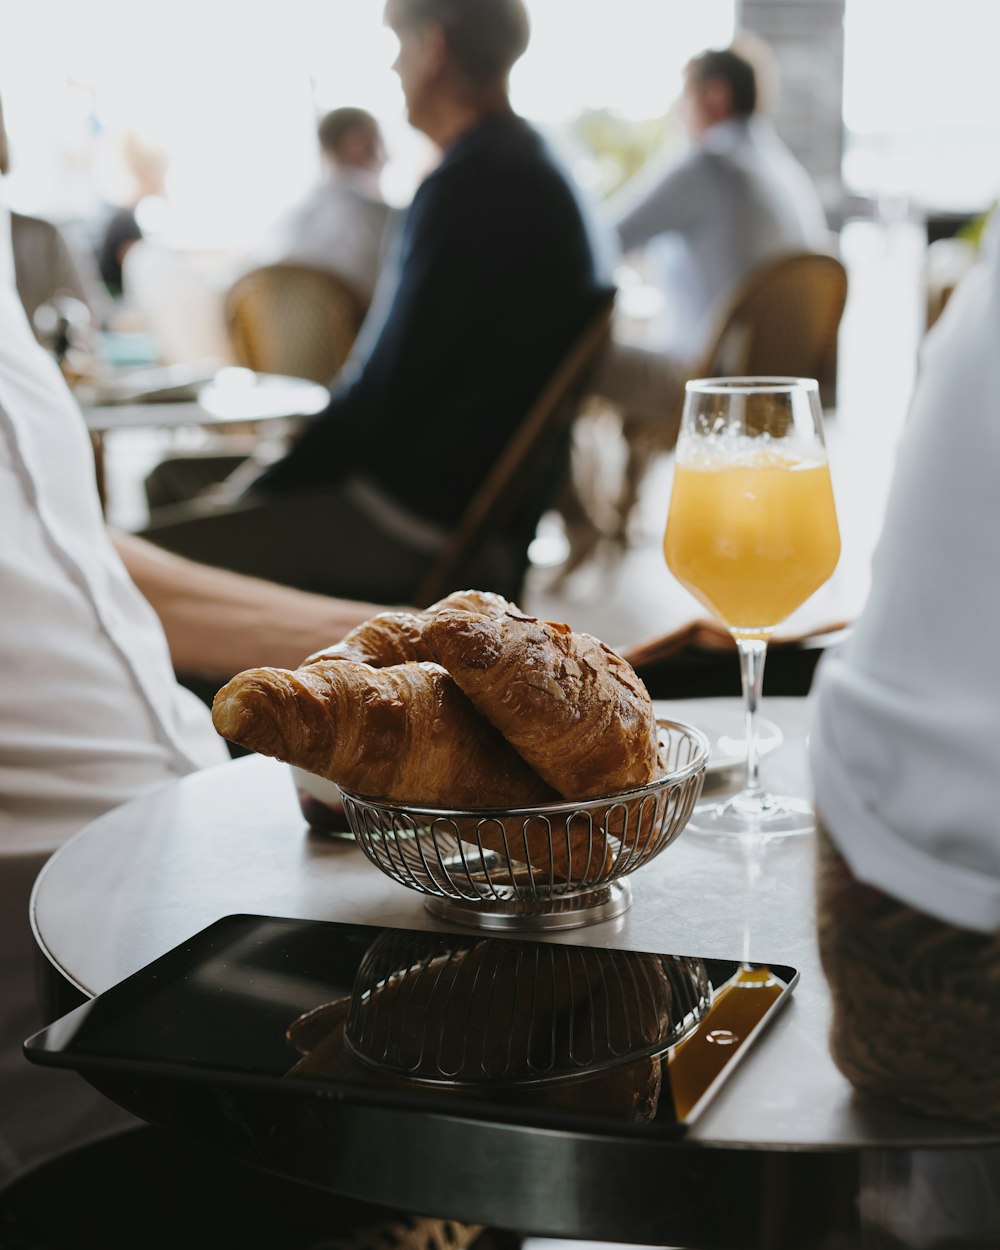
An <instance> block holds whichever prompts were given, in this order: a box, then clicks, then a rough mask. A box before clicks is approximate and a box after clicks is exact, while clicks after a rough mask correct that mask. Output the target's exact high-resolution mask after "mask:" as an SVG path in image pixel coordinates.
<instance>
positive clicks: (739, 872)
mask: <svg viewBox="0 0 1000 1250" xmlns="http://www.w3.org/2000/svg"><path fill="white" fill-rule="evenodd" d="M708 703H711V704H713V705H716V704H731V705H732V706H731V708H730V710H731V711H732V712H733V713H736V712H737V709H738V705H737V703H736V701H733V700H724V701H723V700H720V701H715V700H712V701H706V706H708ZM684 710H685V711H689V710H690V704H687V705H685V709H684ZM714 710H715V711H716V712H717V711H718V710H719V708H718V706H716V707H715V709H714ZM764 712H765V715H766V716H767V717H768V718H769V719H771V720H773V721H775V722H776V723H777V724H778V725H779V726H780V727H781V728H782V730H783V732H784V741H783V742H782V743H781V745H779V746H778V747H777V748H776V749H775V750H774V751H773V752H771V753H770V754H769V755H767V756H766V757H765V759H764V761H763V766H762V775H763V780H764V783H765V784H766V785H768V786H769V787H770V788H772V789H775V790H784V791H786V792H790V793H795V792H798V793H803V792H805V791H806V788H807V785H808V771H807V759H806V750H805V741H804V739H805V730H806V728H807V723H808V722H807V705H806V702H805V701H804V700H798V699H770V700H765V703H764ZM738 780H739V778H738V777H735V778H734V777H732V776H731V775H730V776H727V777H725V778H723V781H722V784H721V786H718V787H717V788H718V789H719V792H720V793H724V792H725V789H726V788H727V786H728V788H732V787H733V785H734V784H735V783H736V782H738ZM814 851H815V846H814V839H813V838H812V837H809V836H806V837H800V838H793V839H789V840H787V841H780V842H772V843H770V844H768V845H766V846H765V847H764V848H763V849H762V850H761V852H760V854H761V856H762V865H761V872H760V874H759V877H758V879H757V880H756V881H755V882H754V883H753V884H751V882H750V876H749V874H748V870H747V862H746V859H745V856H744V854H743V852H742V851H741V849H740V848H739V847H737V846H734V845H732V844H730V843H728V842H726V841H721V840H715V839H711V838H702V837H698V836H696V835H693V834H690V833H688V834H683V835H682V836H681V837H680V838H679V839H678V840H677V842H675V843H674V844H673V845H672V846H670V847H669V848H668V849H667V850H666V851H665V852H664V853H663V854H661V855H660V856H659V857H658V858H657V859H655V860H653V861H652V862H651V863H649V864H647V865H645V866H644V867H643V868H642V869H641V870H640V871H639V872H637V873H636V874H635V875H634V876H633V877H632V878H631V882H632V905H631V908H630V909H629V910H628V911H627V912H626V913H625V914H624V915H622V916H620V917H618V918H617V919H615V920H611V921H606V922H604V923H601V924H597V925H593V926H590V927H586V928H578V929H574V930H571V931H569V932H564V933H557V934H554V935H552V936H547V937H546V939H545V940H548V941H553V942H570V943H576V944H590V945H594V946H605V947H617V948H624V949H634V950H650V951H658V952H664V953H673V954H690V955H699V956H704V957H718V958H726V959H731V958H740V957H747V958H750V959H753V960H761V961H769V962H773V963H783V964H791V965H793V966H794V967H796V968H798V969H799V971H800V974H801V979H800V982H799V985H798V987H797V988H796V990H795V993H794V995H793V997H792V1000H791V1002H790V1004H789V1005H788V1006H787V1007H786V1009H785V1010H784V1011H783V1012H782V1013H780V1014H779V1016H778V1018H777V1019H776V1020H775V1022H774V1024H773V1025H772V1027H771V1028H770V1029H769V1031H768V1033H767V1034H766V1035H765V1037H763V1038H762V1039H761V1040H760V1041H759V1042H758V1043H757V1045H756V1046H755V1047H753V1048H752V1049H751V1051H750V1053H749V1054H748V1055H747V1056H746V1058H745V1059H744V1060H743V1062H742V1063H741V1064H740V1066H739V1067H738V1069H737V1070H736V1071H735V1073H733V1074H732V1075H731V1077H730V1078H729V1080H728V1081H727V1083H726V1084H725V1086H724V1087H723V1088H722V1089H721V1091H720V1092H719V1093H718V1094H717V1095H716V1097H715V1098H714V1100H713V1101H712V1103H711V1104H710V1105H709V1107H708V1108H707V1109H706V1110H705V1112H704V1113H703V1115H702V1116H701V1117H700V1118H699V1119H698V1120H697V1121H696V1123H695V1124H694V1126H693V1127H692V1129H691V1130H690V1132H689V1133H688V1135H687V1136H686V1137H685V1138H684V1139H683V1140H682V1141H681V1142H673V1143H666V1142H665V1143H659V1142H656V1143H653V1142H647V1141H639V1142H637V1141H635V1140H631V1141H628V1140H625V1139H622V1138H615V1137H614V1136H609V1137H607V1138H587V1137H584V1136H582V1135H580V1134H572V1133H566V1134H563V1133H557V1132H550V1131H548V1130H544V1131H542V1130H537V1129H536V1130H533V1131H532V1134H531V1136H530V1138H527V1139H525V1138H524V1137H523V1135H522V1137H521V1138H517V1135H516V1134H515V1135H513V1136H512V1134H511V1130H510V1126H505V1125H502V1124H493V1125H490V1124H486V1125H484V1124H479V1125H475V1126H470V1125H468V1124H463V1123H462V1122H461V1121H456V1122H455V1123H454V1124H453V1125H451V1126H449V1127H448V1129H447V1131H442V1129H441V1125H440V1124H436V1125H435V1126H433V1131H431V1128H429V1127H428V1128H427V1131H426V1132H422V1131H421V1127H420V1126H419V1125H417V1126H414V1125H413V1124H412V1123H404V1122H401V1121H399V1119H398V1117H399V1115H400V1113H398V1112H393V1113H390V1112H388V1111H386V1112H384V1113H382V1114H381V1115H373V1114H367V1113H362V1112H359V1111H358V1109H356V1108H355V1109H354V1110H353V1111H351V1110H345V1112H344V1115H343V1119H342V1122H340V1123H339V1124H338V1132H337V1136H338V1144H337V1148H336V1149H335V1150H333V1151H332V1153H331V1155H330V1156H329V1158H326V1159H324V1160H323V1161H322V1163H321V1165H319V1164H316V1161H315V1160H313V1161H312V1162H310V1161H303V1159H302V1158H301V1157H294V1158H293V1156H294V1155H295V1153H296V1152H295V1149H294V1144H292V1145H289V1144H288V1141H286V1145H285V1147H282V1148H281V1149H284V1150H285V1152H286V1156H287V1157H285V1156H282V1155H281V1153H280V1150H279V1152H278V1154H277V1155H274V1154H272V1155H271V1156H270V1157H269V1158H268V1160H267V1162H268V1165H269V1166H274V1167H277V1168H278V1169H282V1168H286V1167H287V1169H288V1170H289V1172H291V1173H292V1174H299V1175H301V1174H302V1173H303V1170H306V1171H308V1170H309V1169H310V1168H315V1170H314V1171H313V1174H312V1175H309V1176H307V1177H306V1179H310V1180H312V1181H314V1182H317V1183H323V1184H328V1185H329V1186H330V1187H331V1188H334V1189H338V1190H340V1191H343V1192H349V1193H352V1194H353V1195H354V1196H356V1197H359V1198H364V1199H367V1200H370V1201H379V1202H385V1203H388V1204H392V1205H397V1206H403V1207H409V1208H411V1209H415V1210H418V1211H424V1212H426V1213H428V1214H438V1215H448V1216H450V1217H453V1218H458V1219H463V1220H467V1221H470V1222H478V1223H487V1224H493V1225H499V1226H504V1227H514V1228H517V1229H519V1230H521V1231H532V1232H536V1233H540V1234H550V1235H555V1236H585V1237H598V1238H604V1239H607V1240H615V1241H626V1240H633V1241H640V1242H654V1243H656V1242H658V1243H660V1244H664V1243H667V1242H669V1243H670V1244H685V1245H691V1246H700V1245H705V1246H709V1245H714V1244H720V1245H721V1244H724V1242H725V1237H726V1236H733V1235H738V1236H739V1238H740V1244H741V1245H744V1246H747V1247H749V1246H751V1245H757V1244H759V1245H761V1246H764V1245H785V1244H789V1245H793V1244H794V1245H801V1246H805V1245H807V1244H812V1243H810V1242H807V1241H806V1240H804V1239H801V1237H802V1236H803V1234H802V1231H801V1230H802V1229H805V1230H811V1229H816V1228H818V1227H820V1225H821V1224H822V1225H823V1226H824V1227H829V1228H831V1229H838V1230H843V1229H846V1228H849V1227H850V1223H851V1220H852V1219H853V1220H856V1219H857V1209H856V1208H857V1198H858V1194H859V1189H860V1186H861V1184H862V1181H863V1180H864V1179H865V1178H867V1181H866V1183H870V1182H871V1179H872V1175H873V1171H872V1169H873V1167H874V1168H876V1171H878V1174H879V1175H882V1174H883V1173H885V1174H886V1175H888V1174H889V1173H892V1174H894V1175H895V1174H897V1173H898V1172H899V1169H900V1167H903V1166H905V1163H906V1160H907V1159H909V1158H911V1157H912V1154H911V1152H914V1151H928V1150H929V1151H934V1150H940V1149H945V1148H948V1149H954V1148H960V1147H963V1146H964V1147H981V1146H983V1145H984V1144H989V1143H990V1142H993V1143H996V1142H998V1141H1000V1138H998V1137H996V1136H994V1137H992V1138H990V1137H987V1136H986V1135H984V1134H983V1133H980V1132H978V1131H976V1130H974V1129H970V1128H968V1127H967V1126H961V1125H952V1124H947V1123H943V1122H935V1121H930V1120H924V1119H921V1118H918V1117H916V1116H911V1115H908V1114H906V1113H904V1112H902V1111H899V1110H896V1109H894V1108H893V1107H891V1106H888V1105H882V1104H879V1103H876V1102H874V1101H871V1100H867V1099H865V1098H863V1097H860V1096H858V1095H857V1094H856V1093H855V1092H854V1091H853V1090H852V1087H851V1086H850V1085H849V1084H848V1082H847V1081H846V1080H845V1079H844V1078H843V1077H842V1076H841V1075H840V1073H839V1072H838V1071H837V1069H836V1068H835V1067H834V1065H833V1063H832V1061H831V1059H830V1056H829V1052H828V1049H827V1043H826V1038H827V1028H828V1021H829V1009H830V1005H829V997H828V993H827V988H826V983H825V981H824V978H823V974H822V970H821V967H820V963H819V954H818V950H817V945H816V939H815V933H814V904H813V889H814V886H813V873H814ZM241 912H242V913H246V912H250V913H255V914H263V915H277V916H288V917H297V918H305V919H320V920H337V921H344V922H354V923H366V924H380V925H385V926H390V927H398V928H412V929H425V930H426V929H438V930H447V929H448V928H449V926H448V925H447V924H446V923H444V922H442V921H439V920H435V919H434V918H432V917H431V916H430V915H429V914H428V912H427V911H426V910H425V908H424V906H423V902H422V899H421V896H419V895H418V894H416V893H414V892H412V891H409V890H407V889H406V888H404V887H402V886H400V885H397V884H396V883H394V882H393V881H391V880H390V879H389V878H388V877H386V876H384V875H383V874H382V873H380V872H379V871H378V870H377V869H376V868H375V867H374V866H373V865H372V864H371V863H369V861H368V860H367V859H366V858H365V857H364V855H363V853H362V852H361V850H360V849H359V848H358V847H357V846H356V845H354V844H353V843H351V842H349V841H345V840H338V839H333V838H330V837H327V836H324V835H322V834H318V833H314V832H311V831H310V830H308V829H307V827H306V825H305V822H304V820H303V818H302V816H301V813H300V810H299V807H298V804H297V801H296V797H295V792H294V790H293V786H292V782H291V777H290V773H289V770H288V769H287V768H286V767H285V766H284V765H282V764H279V763H276V762H275V761H272V760H268V759H264V758H261V757H256V756H252V757H248V758H245V759H241V760H237V761H234V762H232V763H229V764H225V765H222V766H220V767H218V768H214V769H210V770H207V771H205V772H202V773H197V774H193V775H191V776H189V777H187V778H185V779H183V780H182V781H179V782H176V783H173V784H171V785H168V786H166V787H164V788H162V789H160V790H158V791H156V792H154V793H152V794H150V795H149V796H147V797H143V798H140V799H138V800H135V801H133V802H131V803H129V804H127V805H125V806H123V807H121V808H119V809H116V810H115V811H113V812H111V813H109V814H108V815H106V816H104V817H103V818H101V819H100V820H98V821H95V822H94V823H93V824H91V825H89V826H88V827H87V828H85V829H84V830H82V831H81V832H80V833H79V834H77V835H76V836H75V837H74V838H72V839H71V840H70V841H69V842H67V843H66V844H65V845H64V846H63V847H62V849H61V850H60V851H58V852H57V853H56V855H54V856H53V858H52V859H51V860H50V861H49V862H48V864H47V865H46V867H45V868H44V870H43V871H42V873H41V874H40V876H39V878H38V881H37V883H36V886H35V890H34V894H33V897H32V910H31V915H32V924H33V926H34V931H35V935H36V938H37V941H38V944H39V947H40V949H41V951H42V952H43V953H44V955H45V956H46V958H47V961H48V964H49V967H50V969H51V970H53V971H54V972H56V973H58V977H56V978H55V981H56V983H57V984H63V985H66V984H68V985H69V986H71V987H75V989H76V991H77V992H78V993H79V994H81V995H84V996H87V995H92V994H96V993H99V992H101V991H102V990H104V989H107V988H108V987H110V986H112V985H114V984H115V983H116V982H118V981H120V980H122V979H123V978H124V977H126V976H128V975H129V974H130V973H132V972H134V971H136V970H137V969H139V968H140V967H142V966H143V965H145V964H147V963H148V962H150V961H151V960H153V959H155V958H156V957H157V956H159V955H161V954H163V953H164V952H166V951H167V950H169V949H171V948H172V947H174V946H176V945H178V944H180V943H181V942H183V941H184V940H185V939H186V938H188V937H190V936H191V935H192V934H194V933H195V932H197V931H199V930H201V929H202V928H204V927H205V926H207V925H209V924H211V923H212V922H214V921H215V920H217V919H219V918H220V917H222V916H225V915H229V914H233V913H241ZM50 980H51V978H50ZM63 1005H67V1000H65V999H64V1000H63ZM115 1096H116V1097H118V1096H119V1095H118V1094H115ZM131 1109H133V1110H139V1112H140V1113H141V1114H145V1115H146V1116H147V1118H153V1119H156V1118H158V1112H157V1111H156V1110H155V1109H154V1110H152V1111H150V1110H149V1109H148V1108H147V1107H144V1106H139V1107H136V1106H135V1105H133V1106H132V1107H131ZM394 1117H395V1118H394ZM272 1136H273V1135H272ZM278 1136H280V1134H279V1135H278ZM293 1136H294V1135H293ZM275 1140H277V1138H275ZM289 1140H291V1139H289ZM403 1142H405V1143H406V1147H405V1148H404V1147H403V1146H402V1145H401V1143H403ZM255 1149H258V1151H259V1149H260V1143H259V1142H257V1144H256V1146H255ZM274 1149H275V1150H278V1148H277V1147H274ZM258 1161H260V1159H259V1156H258ZM816 1185H818V1186H820V1190H819V1191H814V1190H813V1186H816ZM720 1186H724V1187H725V1188H726V1191H727V1192H728V1193H729V1195H730V1198H729V1199H727V1201H726V1202H724V1203H720V1202H718V1201H714V1200H713V1198H712V1195H713V1194H715V1193H716V1191H717V1190H718V1189H719V1187H720ZM803 1187H805V1188H804V1189H803ZM817 1192H818V1193H819V1194H821V1195H823V1196H822V1197H818V1196H817ZM737 1197H738V1201H737ZM868 1201H869V1203H871V1201H872V1199H871V1195H870V1194H869V1197H868ZM803 1204H804V1205H803ZM800 1208H801V1209H800ZM755 1221H756V1222H755ZM797 1221H798V1222H797ZM824 1221H825V1223H824ZM779 1225H780V1227H781V1228H782V1229H784V1230H785V1231H786V1232H787V1235H788V1237H789V1238H790V1240H788V1241H787V1242H786V1241H784V1240H781V1238H780V1237H779V1238H778V1239H777V1240H775V1237H776V1236H777V1234H775V1232H774V1230H775V1229H776V1228H778V1227H779ZM754 1228H756V1230H757V1235H758V1236H759V1239H758V1240H754V1234H753V1233H752V1230H753V1229H754ZM769 1228H770V1230H771V1231H770V1232H768V1231H767V1229H769ZM796 1230H798V1231H796ZM783 1235H784V1234H783ZM796 1236H800V1240H799V1241H795V1240H794V1238H795V1237H796ZM817 1244H818V1242H817Z"/></svg>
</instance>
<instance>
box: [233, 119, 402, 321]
mask: <svg viewBox="0 0 1000 1250" xmlns="http://www.w3.org/2000/svg"><path fill="white" fill-rule="evenodd" d="M317 135H318V138H319V146H320V152H321V154H322V158H323V162H324V164H325V166H326V177H325V178H324V179H323V181H322V182H320V183H319V184H318V185H317V186H316V187H314V188H313V190H312V191H311V192H310V194H309V195H308V196H307V197H306V199H305V200H303V202H302V203H301V204H299V205H297V206H296V207H294V208H292V209H291V210H289V212H288V213H286V214H285V215H284V216H283V217H282V218H281V219H280V220H279V221H278V222H276V223H275V225H274V226H273V227H272V229H271V231H270V233H269V234H268V235H267V236H266V237H265V240H264V242H263V243H262V245H261V247H260V248H259V249H258V250H257V252H256V254H255V256H254V263H255V264H259V265H266V264H279V263H283V264H295V265H305V266H307V267H309V268H313V269H324V270H328V271H329V272H330V273H334V274H336V275H337V277H339V278H341V279H343V281H344V282H345V283H346V284H347V285H348V286H349V287H350V289H351V290H352V291H353V292H354V293H355V295H357V297H358V300H359V302H360V305H361V308H362V311H363V310H364V309H366V308H367V307H368V306H369V304H370V303H371V300H372V294H373V292H374V290H375V282H376V279H377V277H378V272H379V268H380V266H381V263H382V255H383V251H384V248H385V243H386V238H387V233H388V227H389V223H390V220H391V217H392V210H391V209H390V207H389V206H388V204H386V202H385V200H384V199H383V198H382V192H381V189H380V187H379V175H380V173H381V171H382V167H383V165H384V164H385V145H384V143H383V141H382V132H381V130H380V129H379V125H378V122H377V121H376V120H375V118H374V117H372V115H371V114H370V113H368V112H366V111H365V110H364V109H360V108H338V109H334V110H333V111H332V112H330V113H327V114H326V115H325V116H324V117H323V118H322V120H321V121H320V123H319V127H318V131H317Z"/></svg>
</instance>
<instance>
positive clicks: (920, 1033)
mask: <svg viewBox="0 0 1000 1250" xmlns="http://www.w3.org/2000/svg"><path fill="white" fill-rule="evenodd" d="M998 343H1000V238H998V237H997V233H996V230H995V229H994V230H993V232H992V235H991V237H990V238H989V239H988V240H986V241H985V243H984V247H983V254H982V255H981V258H980V260H979V262H978V264H977V266H976V268H975V269H974V270H973V271H972V272H971V273H970V274H969V275H968V276H967V277H966V278H965V279H964V280H963V282H962V284H961V285H960V286H959V288H958V290H957V292H956V294H955V295H954V296H953V297H952V299H951V301H949V304H948V307H947V309H946V310H945V313H944V315H943V317H942V319H941V320H940V321H939V322H938V323H937V324H936V325H935V327H934V329H933V330H932V331H931V333H930V334H929V335H928V337H927V340H926V343H925V347H924V349H923V352H922V355H921V360H920V369H919V373H918V379H917V386H916V389H915V392H914V396H913V400H912V404H911V408H910V411H909V415H908V420H907V425H906V428H905V431H904V435H903V439H902V443H901V446H900V452H899V458H898V461H897V467H896V473H895V479H894V482H893V487H892V492H891V495H890V499H889V505H888V510H887V514H886V519H885V525H884V529H883V532H882V536H881V539H880V542H879V546H878V548H877V551H876V554H875V557H874V560H873V563H872V588H871V592H870V595H869V598H868V601H867V603H866V604H865V607H864V609H863V611H862V612H861V614H860V616H859V618H858V620H857V622H856V624H855V626H854V628H853V630H852V633H851V636H850V638H849V639H848V641H847V642H846V643H845V644H843V645H842V646H841V647H840V648H838V650H837V651H835V652H834V653H832V654H831V655H829V656H828V657H827V658H825V659H824V660H823V662H822V663H821V665H820V668H819V670H818V673H817V679H816V682H815V685H814V697H815V709H814V719H813V727H812V734H811V745H810V759H811V766H812V773H813V778H814V788H815V799H816V807H817V812H818V814H819V816H820V818H821V822H822V828H821V831H820V869H819V872H820V875H819V897H818V904H819V939H820V951H821V954H822V957H823V962H824V968H825V970H826V974H827V978H828V980H829V982H830V986H831V990H832V995H833V1003H834V1017H833V1029H832V1034H831V1048H832V1053H833V1056H834V1059H835V1060H836V1062H837V1064H838V1066H839V1067H840V1068H841V1070H842V1071H843V1072H844V1073H845V1075H846V1076H847V1077H848V1078H849V1079H850V1080H851V1081H852V1082H854V1083H855V1084H856V1085H857V1086H858V1087H860V1088H861V1089H863V1090H866V1091H869V1092H870V1093H874V1094H876V1095H879V1096H881V1097H883V1098H891V1099H893V1100H895V1101H897V1102H899V1103H902V1104H904V1105H905V1106H907V1107H909V1108H914V1109H917V1110H918V1111H922V1112H926V1113H928V1114H931V1115H937V1116H945V1117H948V1118H949V1119H955V1118H960V1119H963V1120H968V1121H972V1122H976V1123H978V1124H979V1125H981V1126H987V1127H989V1128H992V1129H994V1130H997V1129H1000V786H998V780H997V779H998V777H1000V660H998V657H997V645H996V639H995V638H994V636H993V631H994V630H995V629H996V625H997V621H998V620H1000V555H998V551H1000V547H998V541H997V535H998V532H1000V492H998V489H997V485H998V482H1000V353H998V351H997V344H998ZM913 1169H914V1170H913V1175H912V1176H911V1178H910V1183H909V1186H908V1187H906V1188H905V1189H904V1190H901V1191H900V1193H899V1194H898V1195H897V1200H896V1202H895V1205H894V1207H893V1209H892V1211H891V1212H890V1213H889V1214H890V1215H891V1217H892V1223H894V1224H895V1225H896V1227H893V1228H890V1231H893V1232H895V1233H896V1234H897V1235H899V1236H901V1237H902V1238H903V1242H904V1243H905V1244H906V1245H912V1246H915V1247H924V1246H930V1245H938V1244H946V1245H948V1246H952V1245H956V1246H957V1245H962V1246H965V1245H990V1246H996V1245H1000V1150H996V1149H994V1150H993V1151H992V1152H989V1151H978V1152H972V1153H971V1154H970V1153H968V1152H950V1153H949V1154H940V1155H927V1156H923V1157H921V1158H919V1159H918V1160H917V1161H916V1162H915V1163H914V1165H913ZM880 1244H881V1243H880ZM893 1244H896V1243H895V1242H894V1243H893ZM901 1244H903V1243H901Z"/></svg>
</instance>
